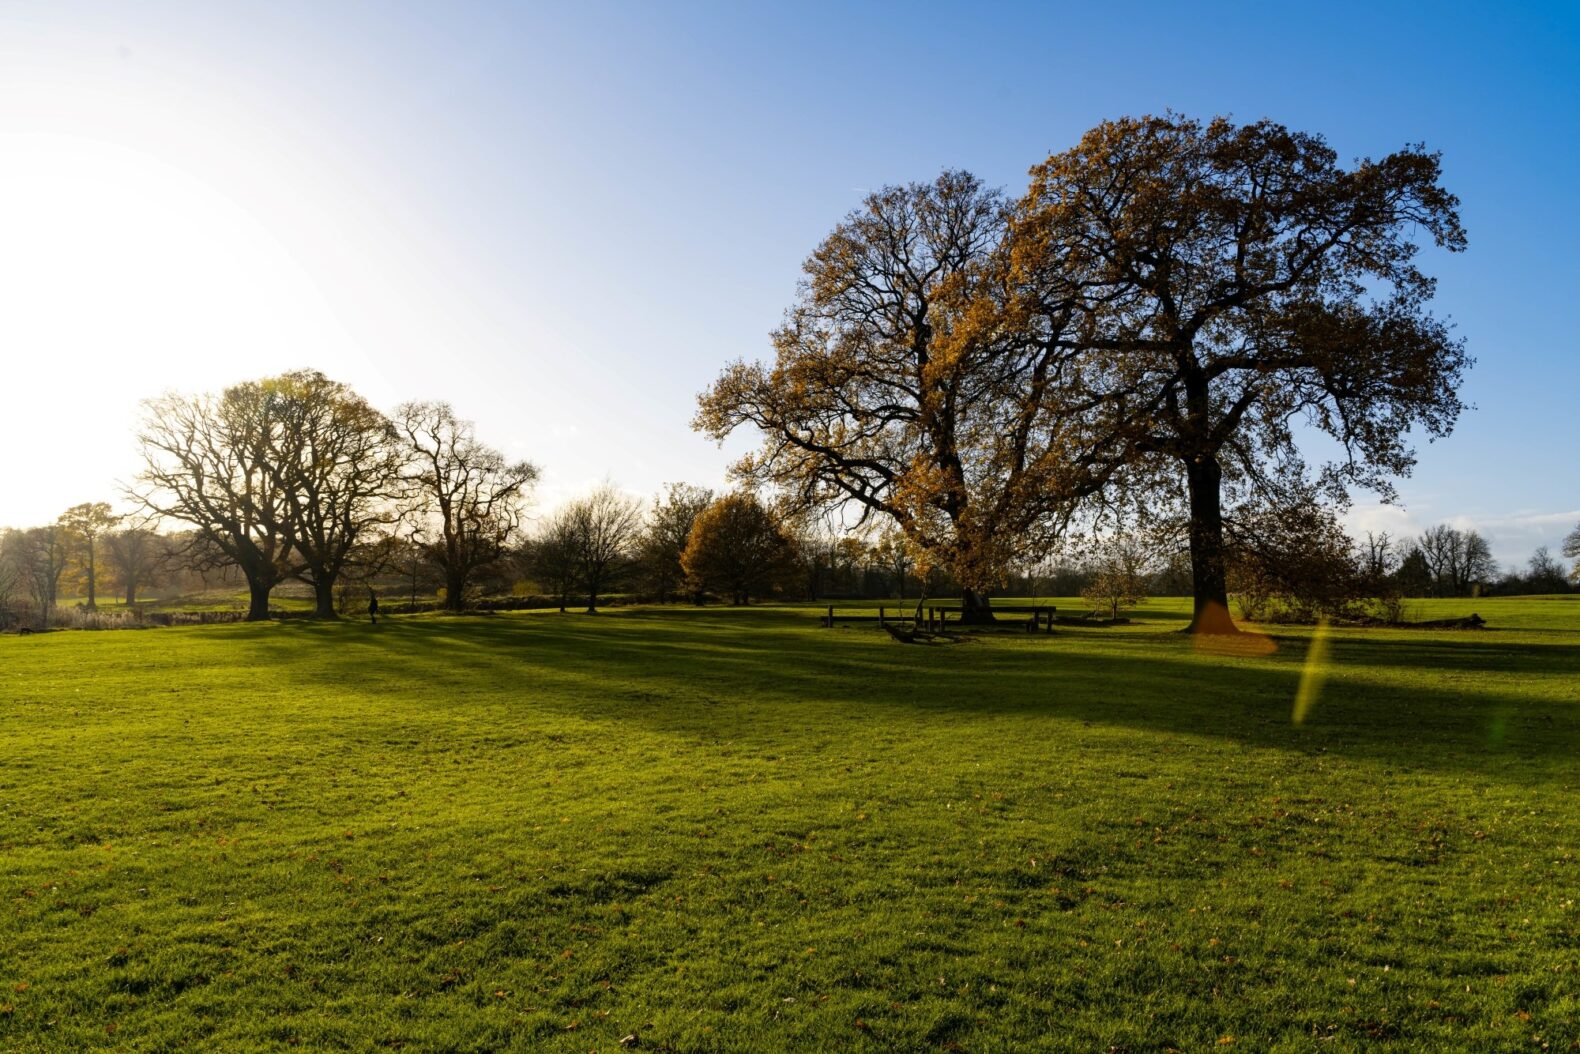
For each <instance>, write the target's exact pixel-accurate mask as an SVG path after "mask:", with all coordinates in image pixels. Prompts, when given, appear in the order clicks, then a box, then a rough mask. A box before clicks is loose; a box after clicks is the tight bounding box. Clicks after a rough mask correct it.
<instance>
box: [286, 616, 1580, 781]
mask: <svg viewBox="0 0 1580 1054" xmlns="http://www.w3.org/2000/svg"><path fill="white" fill-rule="evenodd" d="M1027 636H1028V639H1026V640H1024V641H1023V642H1021V643H1006V644H1004V645H999V646H988V647H982V648H951V649H921V648H915V647H908V646H906V645H903V644H897V643H894V642H892V641H890V640H889V639H888V638H887V637H885V636H882V635H881V634H879V633H878V632H877V631H876V629H875V628H872V627H863V628H861V629H852V630H848V631H841V630H832V631H831V630H819V629H816V628H812V624H811V623H810V620H807V619H806V618H805V617H804V616H801V615H794V616H791V615H787V614H786V613H785V612H783V611H777V612H776V611H765V610H756V611H754V610H749V609H748V610H745V611H728V612H721V611H719V610H717V609H714V610H708V609H700V610H697V609H691V610H683V611H662V612H655V611H632V612H622V613H619V614H604V615H598V616H574V615H567V616H559V615H534V616H529V617H516V618H508V617H507V618H475V619H465V618H462V619H445V620H429V619H410V620H395V621H391V622H389V623H386V624H382V625H380V626H377V627H369V626H366V625H355V624H352V625H339V626H335V625H330V626H312V625H303V624H289V625H287V626H282V627H281V632H280V633H279V634H278V635H276V636H274V637H272V638H265V639H264V640H263V641H262V642H261V647H263V648H264V649H265V650H266V651H269V652H270V653H272V654H273V655H275V657H276V660H275V661H277V662H279V663H280V664H281V665H282V666H283V667H288V668H289V669H290V670H291V671H292V676H297V677H304V678H309V679H312V680H315V681H325V682H335V683H341V684H356V683H357V682H358V681H359V679H365V678H366V675H367V674H368V673H369V672H371V671H377V673H378V674H379V675H380V676H381V677H382V678H385V679H387V680H393V681H394V682H395V683H397V684H400V685H403V686H408V687H407V688H405V689H403V690H409V691H414V692H418V693H421V692H423V691H424V690H425V689H424V686H436V687H435V690H434V692H433V695H434V701H435V704H436V705H446V703H447V701H446V699H445V697H444V696H445V693H444V691H443V690H442V689H440V688H438V687H437V686H441V685H456V684H464V685H468V686H470V687H471V690H470V691H468V692H467V693H465V696H464V697H461V698H458V699H457V700H456V701H455V702H454V703H453V704H450V705H457V706H475V705H476V694H477V690H478V689H479V688H485V689H486V688H487V687H488V686H495V687H496V688H497V691H498V694H499V696H500V699H501V701H502V702H503V703H506V704H508V705H521V706H523V707H524V708H526V707H548V708H551V709H553V710H555V711H559V712H567V713H575V714H579V715H582V716H585V717H588V718H592V719H596V720H601V721H617V722H631V723H636V724H639V725H642V726H643V727H647V728H652V729H654V730H656V731H660V732H666V733H671V734H679V735H690V736H697V737H703V738H707V739H710V740H712V739H718V738H723V739H727V740H731V741H738V742H743V743H748V744H752V745H756V746H760V747H763V748H771V747H772V745H773V744H774V743H776V742H779V741H780V740H781V739H782V738H783V736H784V731H785V728H786V724H787V722H791V723H796V724H804V723H808V722H811V723H818V724H821V725H824V726H826V727H828V728H829V729H831V730H834V731H836V732H837V734H840V735H853V734H854V735H859V734H861V729H862V728H870V727H871V725H872V722H871V720H870V719H871V718H872V717H873V716H874V715H875V714H877V713H878V712H880V711H881V712H883V713H884V714H885V723H886V724H887V725H889V726H890V727H903V722H898V723H896V722H894V721H892V720H891V719H892V718H893V717H894V716H895V715H896V711H898V712H900V713H901V715H902V716H903V714H904V713H911V714H914V715H917V716H918V717H921V718H925V719H926V722H927V723H928V724H929V725H930V726H933V727H934V729H936V723H937V722H939V721H961V722H970V721H972V720H974V719H977V718H983V717H993V718H1001V717H1005V716H1013V717H1020V718H1025V719H1028V720H1032V721H1035V720H1036V719H1038V718H1043V717H1046V718H1048V719H1050V720H1052V721H1078V722H1084V723H1089V724H1093V725H1103V726H1109V727H1120V728H1131V729H1141V730H1147V731H1153V732H1158V733H1163V734H1169V735H1179V736H1194V737H1210V738H1215V739H1221V740H1226V741H1232V742H1236V743H1239V744H1242V745H1244V746H1248V747H1256V748H1268V749H1280V750H1291V751H1298V752H1303V753H1308V752H1318V751H1327V752H1331V753H1334V754H1338V755H1341V756H1347V757H1353V758H1356V759H1367V760H1377V761H1382V762H1385V763H1387V764H1390V765H1397V766H1401V767H1416V768H1430V769H1438V770H1446V771H1468V772H1477V773H1484V772H1486V771H1487V769H1488V768H1489V766H1490V767H1495V768H1496V769H1497V770H1498V773H1499V776H1500V778H1503V779H1512V780H1524V779H1531V780H1535V779H1541V778H1544V776H1545V770H1546V769H1547V768H1548V767H1549V766H1551V765H1555V764H1565V763H1569V762H1572V759H1573V758H1574V757H1575V756H1576V754H1577V752H1580V698H1574V699H1573V705H1570V704H1569V702H1567V701H1566V700H1565V699H1564V698H1563V696H1562V693H1563V691H1564V689H1563V688H1562V687H1561V685H1558V686H1551V685H1550V686H1548V687H1547V688H1543V689H1542V690H1536V689H1535V688H1533V684H1535V683H1536V682H1531V683H1527V684H1526V685H1524V686H1522V685H1521V684H1520V683H1519V677H1520V676H1524V675H1535V676H1536V677H1537V678H1538V679H1540V678H1542V677H1545V676H1547V675H1551V674H1563V673H1568V672H1571V671H1573V670H1575V669H1577V668H1580V647H1576V646H1574V645H1569V644H1556V643H1555V644H1547V643H1536V644H1532V643H1528V642H1514V641H1510V642H1500V641H1498V640H1496V639H1492V638H1486V637H1481V636H1477V637H1476V638H1473V639H1467V638H1464V637H1461V636H1432V637H1419V638H1418V637H1415V636H1414V635H1410V636H1400V637H1391V638H1388V639H1366V638H1360V637H1357V636H1355V635H1353V634H1351V635H1344V636H1341V637H1339V638H1337V639H1336V640H1335V642H1334V651H1333V657H1332V661H1331V663H1330V665H1329V666H1328V668H1327V669H1326V670H1325V672H1326V674H1327V678H1326V686H1325V688H1324V689H1323V691H1322V693H1321V695H1320V697H1319V698H1318V701H1317V704H1316V706H1315V707H1314V709H1313V711H1312V713H1311V715H1310V716H1309V717H1308V718H1307V720H1306V722H1305V723H1304V724H1303V725H1301V726H1296V725H1295V724H1294V723H1293V720H1292V707H1293V701H1294V697H1295V693H1296V690H1297V687H1298V685H1299V684H1300V680H1301V677H1302V675H1303V673H1304V672H1305V656H1306V652H1307V647H1308V643H1309V642H1308V639H1307V638H1305V637H1303V636H1290V637H1280V638H1276V639H1278V641H1279V643H1280V644H1281V646H1282V647H1281V650H1280V652H1279V653H1278V654H1277V655H1274V656H1271V657H1268V658H1259V659H1220V658H1216V657H1212V656H1203V655H1199V654H1196V653H1195V652H1194V651H1193V650H1192V646H1191V641H1190V640H1189V639H1188V638H1185V637H1182V636H1180V635H1178V634H1173V633H1166V632H1159V631H1158V630H1156V629H1152V630H1150V631H1146V630H1143V631H1139V632H1136V631H1132V632H1118V631H1115V630H1092V631H1084V630H1083V631H1078V632H1074V633H1061V634H1058V635H1055V636H1054V637H1052V638H1040V639H1032V638H1030V635H1027ZM1467 673H1469V674H1482V675H1483V676H1480V677H1473V678H1466V677H1465V676H1464V675H1465V674H1467ZM1511 675H1512V676H1511ZM1549 680H1550V678H1549ZM1522 687H1523V688H1524V690H1522ZM1538 687H1539V685H1538ZM1571 694H1572V695H1580V693H1571ZM1046 734H1048V735H1055V734H1056V731H1055V730H1054V729H1049V730H1048V731H1047V733H1046Z"/></svg>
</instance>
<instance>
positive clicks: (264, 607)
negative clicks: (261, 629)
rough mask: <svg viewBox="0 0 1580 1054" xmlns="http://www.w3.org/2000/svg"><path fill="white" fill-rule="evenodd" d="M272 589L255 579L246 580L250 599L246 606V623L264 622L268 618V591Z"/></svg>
mask: <svg viewBox="0 0 1580 1054" xmlns="http://www.w3.org/2000/svg"><path fill="white" fill-rule="evenodd" d="M271 588H273V587H271V586H269V585H266V584H264V583H261V582H258V581H257V580H255V579H252V578H249V579H248V580H247V592H248V594H249V595H250V599H249V601H248V604H247V621H248V622H266V621H268V618H269V591H270V589H271Z"/></svg>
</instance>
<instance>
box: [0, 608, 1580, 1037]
mask: <svg viewBox="0 0 1580 1054" xmlns="http://www.w3.org/2000/svg"><path fill="white" fill-rule="evenodd" d="M1577 601H1580V598H1563V599H1556V598H1555V599H1552V600H1541V599H1529V600H1526V599H1496V600H1478V601H1441V602H1423V604H1422V607H1423V608H1424V609H1426V610H1425V613H1424V614H1423V615H1422V617H1451V616H1454V615H1461V614H1468V613H1469V612H1470V611H1471V610H1476V611H1478V612H1480V613H1481V614H1482V615H1483V616H1484V617H1486V618H1488V619H1489V620H1491V621H1492V624H1493V627H1494V628H1493V629H1490V630H1486V631H1480V632H1454V631H1439V632H1424V631H1408V630H1368V631H1360V630H1343V631H1337V632H1335V633H1334V634H1333V636H1332V638H1331V644H1332V651H1331V656H1330V658H1331V661H1330V663H1329V664H1327V666H1326V668H1325V669H1324V670H1323V671H1322V672H1323V673H1324V674H1325V678H1324V680H1323V682H1322V684H1323V687H1322V690H1321V692H1320V694H1319V696H1318V698H1317V701H1316V703H1315V706H1314V707H1313V709H1312V711H1311V713H1310V715H1309V716H1308V718H1307V719H1306V721H1305V723H1304V724H1302V725H1299V726H1296V725H1295V724H1293V723H1292V719H1291V706H1292V702H1293V699H1294V695H1295V690H1296V686H1297V685H1298V684H1299V682H1300V679H1301V677H1302V675H1303V673H1304V672H1305V670H1306V661H1305V660H1306V655H1307V651H1308V646H1309V631H1303V630H1289V629H1279V630H1276V631H1272V632H1273V637H1272V640H1273V641H1274V643H1276V645H1277V650H1276V651H1275V652H1273V653H1272V654H1269V655H1265V656H1248V657H1236V656H1223V655H1215V654H1208V653H1202V652H1199V651H1197V650H1196V649H1195V648H1194V646H1193V644H1192V642H1191V641H1190V640H1189V639H1188V638H1186V637H1184V636H1183V635H1180V634H1178V633H1175V632H1172V631H1173V630H1176V629H1177V628H1178V627H1179V625H1180V624H1181V622H1180V616H1181V614H1182V612H1183V607H1182V606H1181V605H1179V604H1175V603H1172V602H1154V603H1153V604H1151V605H1149V606H1148V607H1145V608H1143V609H1141V610H1140V611H1139V612H1138V613H1137V616H1138V617H1137V620H1136V622H1135V623H1134V624H1132V625H1131V626H1126V627H1111V628H1103V629H1085V628H1079V629H1068V630H1062V631H1060V632H1059V633H1056V634H1054V635H1053V636H1051V637H1044V636H1035V637H1033V636H1028V635H1016V634H1014V633H1013V632H1011V633H1005V634H990V635H983V636H980V637H977V638H973V639H970V640H968V641H966V642H965V643H962V644H959V645H954V646H949V647H939V648H924V647H907V646H905V645H901V644H897V643H894V642H892V641H890V640H889V639H888V638H887V637H886V636H884V635H882V634H881V633H880V632H879V631H878V630H877V629H876V628H875V627H864V628H859V629H857V628H852V629H835V630H826V629H820V628H817V627H816V623H815V614H814V609H813V608H806V609H803V610H793V609H752V610H743V611H721V610H717V609H702V610H696V609H674V610H657V609H632V610H624V611H620V612H618V613H610V614H604V615H600V616H596V617H589V616H583V615H570V616H560V615H557V614H552V613H542V614H530V615H521V616H498V617H489V618H481V617H467V618H449V617H413V618H396V619H390V620H387V621H386V622H385V623H383V624H381V625H379V626H377V627H370V626H368V625H366V624H363V623H347V624H340V625H321V624H313V623H301V622H290V623H284V624H277V625H262V626H247V625H237V626H220V627H208V628H201V629H198V628H194V629H167V630H156V631H148V632H143V633H107V634H88V633H72V634H50V635H46V636H40V637H33V638H26V639H17V638H9V639H0V717H3V725H0V896H3V897H4V899H5V902H6V904H7V906H8V908H9V909H10V910H9V911H8V912H7V913H6V915H5V917H4V921H3V922H0V1049H6V1050H26V1051H33V1050H38V1051H45V1050H49V1051H54V1050H64V1049H82V1048H93V1047H102V1048H106V1049H109V1048H126V1049H166V1048H176V1047H183V1046H185V1047H190V1048H197V1049H214V1048H223V1049H277V1048H278V1049H284V1048H287V1047H291V1046H306V1047H309V1048H330V1049H335V1048H342V1049H359V1050H360V1049H368V1050H372V1049H386V1048H392V1047H393V1048H400V1049H407V1050H435V1051H437V1050H479V1051H482V1050H565V1051H587V1050H611V1049H619V1048H618V1041H619V1039H620V1038H621V1037H623V1036H627V1035H630V1034H636V1035H637V1036H639V1037H640V1044H641V1047H640V1048H639V1049H655V1050H665V1049H668V1050H676V1051H700V1050H775V1049H797V1050H862V1049H873V1050H951V1049H953V1050H977V1051H989V1050H1003V1049H1007V1048H1010V1047H1014V1048H1016V1049H1028V1050H1030V1049H1046V1050H1109V1049H1117V1050H1128V1051H1141V1050H1154V1051H1161V1050H1164V1049H1166V1048H1170V1047H1172V1048H1175V1049H1179V1050H1194V1049H1204V1048H1208V1047H1213V1048H1215V1049H1216V1048H1218V1047H1220V1046H1230V1045H1231V1044H1230V1043H1225V1042H1224V1041H1225V1040H1229V1039H1232V1043H1233V1045H1236V1046H1238V1047H1240V1048H1241V1049H1252V1050H1310V1049H1315V1048H1318V1047H1320V1049H1326V1050H1354V1049H1368V1050H1370V1049H1398V1050H1442V1049H1478V1050H1504V1049H1506V1050H1526V1049H1536V1050H1539V1049H1541V1047H1542V1045H1543V1044H1546V1045H1547V1046H1548V1049H1552V1050H1563V1049H1580V1046H1577V1044H1580V1026H1577V1024H1576V1022H1577V1021H1580V911H1577V908H1576V906H1575V900H1576V899H1580V867H1577V862H1576V851H1577V849H1580V799H1577V797H1576V792H1577V790H1580V676H1577V675H1580V602H1577ZM1062 606H1064V605H1063V604H1061V607H1062ZM1071 606H1072V607H1073V604H1072V605H1071ZM1537 1037H1539V1038H1537Z"/></svg>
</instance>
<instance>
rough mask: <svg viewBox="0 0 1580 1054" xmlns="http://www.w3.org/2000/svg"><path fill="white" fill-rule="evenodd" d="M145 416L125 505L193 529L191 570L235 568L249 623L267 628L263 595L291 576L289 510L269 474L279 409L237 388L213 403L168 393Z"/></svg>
mask: <svg viewBox="0 0 1580 1054" xmlns="http://www.w3.org/2000/svg"><path fill="white" fill-rule="evenodd" d="M143 409H144V413H143V422H142V428H141V430H140V432H139V433H138V442H139V444H140V446H141V449H142V456H143V470H142V472H141V473H140V474H139V475H138V484H139V486H138V488H137V489H136V490H135V491H134V492H133V497H134V498H135V499H136V500H138V501H139V502H140V503H141V504H142V505H143V506H144V507H145V508H146V509H147V510H148V512H149V513H150V514H151V515H153V516H154V517H156V518H159V519H167V520H174V521H177V522H180V523H185V524H188V525H190V526H191V527H192V529H193V530H192V535H191V537H190V544H189V545H188V546H187V550H186V553H187V556H188V557H189V559H191V560H192V561H194V563H195V564H196V565H197V566H200V567H201V566H212V565H216V564H220V563H228V564H234V565H235V566H236V567H239V568H240V569H241V572H242V574H243V575H244V576H245V577H246V579H247V589H248V593H249V595H250V598H249V601H248V606H247V618H248V620H249V621H257V620H260V619H267V618H268V617H269V594H270V593H271V592H273V590H274V587H275V586H277V585H279V584H280V583H281V582H282V581H284V580H285V579H286V578H287V577H289V576H290V575H291V574H292V573H293V566H292V562H291V555H292V548H293V541H292V536H291V520H290V505H289V502H288V500H287V497H286V495H285V494H284V493H283V492H282V490H281V488H280V483H279V477H278V474H277V473H276V472H275V470H274V467H273V465H272V459H273V457H274V456H275V448H274V445H275V437H276V432H277V431H278V428H279V421H278V419H277V418H278V414H279V412H280V406H279V405H278V403H277V402H276V401H275V400H273V399H271V398H269V397H268V395H267V393H266V392H265V391H264V389H263V387H262V386H261V385H257V384H243V385H236V386H234V387H232V388H228V389H226V390H225V392H224V393H223V394H222V395H219V396H212V395H196V396H186V395H179V394H174V393H171V394H167V395H164V396H161V397H159V398H157V399H151V400H148V401H147V402H145V403H144V404H143Z"/></svg>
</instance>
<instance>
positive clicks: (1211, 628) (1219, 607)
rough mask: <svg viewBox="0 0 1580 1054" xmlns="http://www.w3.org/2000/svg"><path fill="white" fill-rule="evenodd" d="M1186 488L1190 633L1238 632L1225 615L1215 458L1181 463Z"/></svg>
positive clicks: (1226, 586)
mask: <svg viewBox="0 0 1580 1054" xmlns="http://www.w3.org/2000/svg"><path fill="white" fill-rule="evenodd" d="M1185 482H1186V485H1187V487H1188V488H1189V490H1190V569H1191V593H1192V597H1193V604H1192V611H1191V622H1190V626H1189V632H1191V633H1238V632H1239V630H1237V629H1236V628H1235V625H1234V619H1233V618H1231V617H1230V615H1229V578H1228V573H1227V570H1226V568H1225V564H1224V552H1223V469H1222V468H1221V467H1219V465H1218V461H1217V459H1216V458H1215V457H1210V456H1209V457H1204V458H1202V459H1201V460H1198V461H1187V462H1186V463H1185Z"/></svg>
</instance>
